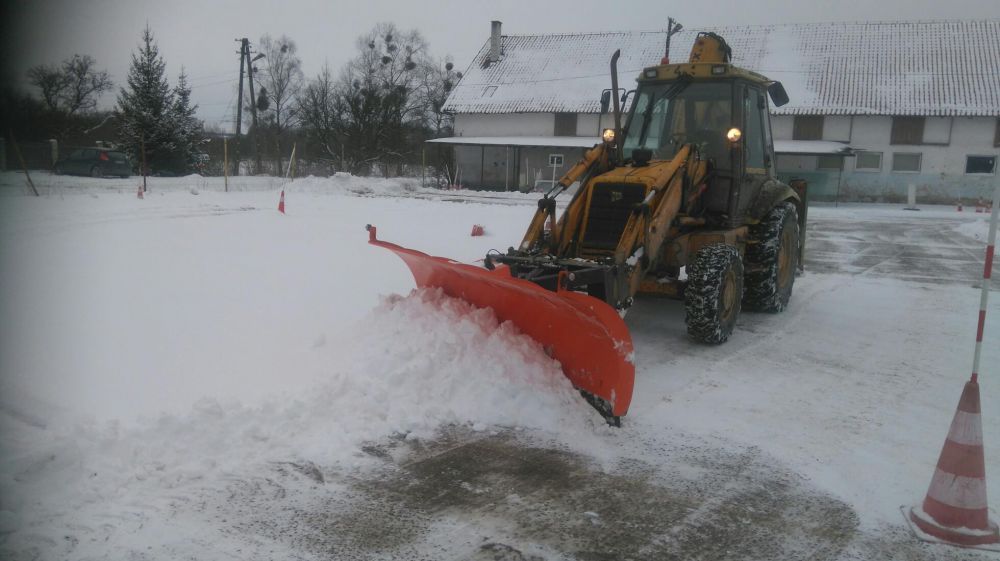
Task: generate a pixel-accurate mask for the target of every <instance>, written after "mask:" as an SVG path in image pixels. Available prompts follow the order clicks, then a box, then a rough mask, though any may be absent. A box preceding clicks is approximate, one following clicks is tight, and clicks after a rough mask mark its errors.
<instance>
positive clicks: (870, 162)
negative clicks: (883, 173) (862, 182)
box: [854, 152, 882, 171]
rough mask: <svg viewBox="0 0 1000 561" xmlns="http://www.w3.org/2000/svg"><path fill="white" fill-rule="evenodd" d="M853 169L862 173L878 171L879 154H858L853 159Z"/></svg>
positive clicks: (880, 167)
mask: <svg viewBox="0 0 1000 561" xmlns="http://www.w3.org/2000/svg"><path fill="white" fill-rule="evenodd" d="M854 169H856V170H863V171H879V170H881V169H882V153H881V152H858V153H857V156H856V157H855V158H854Z"/></svg>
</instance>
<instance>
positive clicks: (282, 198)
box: [278, 189, 285, 214]
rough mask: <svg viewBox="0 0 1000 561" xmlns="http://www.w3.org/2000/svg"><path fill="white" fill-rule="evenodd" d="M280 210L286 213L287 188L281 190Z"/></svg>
mask: <svg viewBox="0 0 1000 561" xmlns="http://www.w3.org/2000/svg"><path fill="white" fill-rule="evenodd" d="M278 212H280V213H281V214H285V190H284V189H282V190H281V198H280V199H278Z"/></svg>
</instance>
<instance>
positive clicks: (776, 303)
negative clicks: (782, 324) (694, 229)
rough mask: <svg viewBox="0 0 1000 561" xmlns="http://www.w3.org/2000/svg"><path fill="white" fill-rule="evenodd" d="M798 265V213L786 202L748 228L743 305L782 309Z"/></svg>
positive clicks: (752, 308) (771, 309)
mask: <svg viewBox="0 0 1000 561" xmlns="http://www.w3.org/2000/svg"><path fill="white" fill-rule="evenodd" d="M798 266H799V215H798V212H797V211H796V209H795V205H794V204H792V203H789V202H786V203H782V204H780V205H778V206H776V207H774V208H773V209H771V212H769V213H767V216H765V217H764V219H763V220H761V221H760V223H759V224H754V225H753V226H751V227H750V239H749V240H748V243H747V249H746V283H745V287H746V290H745V292H744V293H743V306H744V307H746V308H747V309H750V310H758V311H762V312H772V313H775V312H780V311H782V310H784V309H785V307H786V306H788V300H789V299H790V298H791V297H792V286H793V285H794V284H795V270H796V269H797V268H798Z"/></svg>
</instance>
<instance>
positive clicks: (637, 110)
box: [623, 82, 733, 168]
mask: <svg viewBox="0 0 1000 561" xmlns="http://www.w3.org/2000/svg"><path fill="white" fill-rule="evenodd" d="M731 100H732V84H731V83H728V82H711V83H708V82H706V83H691V82H668V83H665V84H657V85H647V86H642V87H640V89H639V92H638V94H637V98H636V102H635V104H634V106H633V111H632V114H631V116H630V117H629V123H628V128H627V131H626V134H625V142H624V145H623V151H624V154H625V158H626V159H628V158H631V155H632V151H633V150H635V149H637V148H646V149H649V150H651V151H652V152H653V159H657V160H665V159H670V158H673V157H674V155H675V154H676V153H677V150H678V149H679V148H680V147H681V146H683V145H684V144H688V143H694V144H695V145H697V146H698V148H699V150H700V151H701V154H702V157H704V158H708V159H711V160H714V161H715V163H716V165H717V166H720V167H724V168H728V167H729V150H728V144H727V142H726V131H728V130H729V128H730V127H732V122H733V118H732V101H731Z"/></svg>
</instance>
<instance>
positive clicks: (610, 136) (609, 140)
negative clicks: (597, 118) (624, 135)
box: [601, 129, 615, 144]
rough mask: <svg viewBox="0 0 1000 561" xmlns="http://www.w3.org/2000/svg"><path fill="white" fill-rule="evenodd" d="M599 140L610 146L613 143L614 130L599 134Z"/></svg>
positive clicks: (605, 130)
mask: <svg viewBox="0 0 1000 561" xmlns="http://www.w3.org/2000/svg"><path fill="white" fill-rule="evenodd" d="M601 138H602V139H603V140H604V142H607V143H608V144H611V143H612V142H614V141H615V129H604V132H602V133H601Z"/></svg>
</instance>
